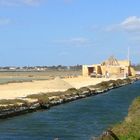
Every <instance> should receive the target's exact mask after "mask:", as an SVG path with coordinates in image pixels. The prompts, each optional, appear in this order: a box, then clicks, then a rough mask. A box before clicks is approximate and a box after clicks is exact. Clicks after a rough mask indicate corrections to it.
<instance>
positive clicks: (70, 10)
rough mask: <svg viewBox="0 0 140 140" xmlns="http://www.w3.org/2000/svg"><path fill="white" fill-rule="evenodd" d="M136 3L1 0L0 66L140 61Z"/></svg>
mask: <svg viewBox="0 0 140 140" xmlns="http://www.w3.org/2000/svg"><path fill="white" fill-rule="evenodd" d="M139 7H140V1H139V0H133V1H132V0H0V60H1V61H0V66H13V65H16V66H23V65H30V66H31V65H59V64H61V65H75V64H92V63H100V62H102V61H103V60H105V59H107V58H108V57H109V56H110V55H114V56H116V57H117V58H118V59H126V58H127V50H128V47H129V48H130V58H131V60H132V63H140V8H139Z"/></svg>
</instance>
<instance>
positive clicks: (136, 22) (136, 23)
mask: <svg viewBox="0 0 140 140" xmlns="http://www.w3.org/2000/svg"><path fill="white" fill-rule="evenodd" d="M120 26H121V28H122V29H124V30H126V31H130V32H139V31H140V17H137V16H131V17H128V18H126V19H125V20H124V21H123V22H121V23H120Z"/></svg>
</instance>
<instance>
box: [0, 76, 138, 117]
mask: <svg viewBox="0 0 140 140" xmlns="http://www.w3.org/2000/svg"><path fill="white" fill-rule="evenodd" d="M137 80H140V77H135V78H127V79H118V80H110V81H105V82H101V83H99V84H97V85H91V86H87V87H82V88H80V89H75V88H70V89H68V90H67V91H64V92H51V93H39V94H33V95H29V96H27V97H26V98H21V99H13V100H0V119H5V118H8V117H13V116H17V115H21V114H26V113H30V112H34V111H37V110H40V109H49V108H50V107H52V106H55V105H59V104H63V103H67V102H71V101H74V100H77V99H81V98H85V97H88V96H93V95H97V94H101V93H104V92H106V91H108V90H111V89H114V88H118V87H121V86H124V85H127V84H131V83H133V82H135V81H137Z"/></svg>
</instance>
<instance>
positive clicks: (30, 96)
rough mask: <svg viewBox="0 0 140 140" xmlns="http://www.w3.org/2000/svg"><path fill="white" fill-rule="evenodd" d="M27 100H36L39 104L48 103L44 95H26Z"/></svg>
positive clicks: (46, 96)
mask: <svg viewBox="0 0 140 140" xmlns="http://www.w3.org/2000/svg"><path fill="white" fill-rule="evenodd" d="M27 98H31V99H38V101H39V102H40V103H48V102H49V98H48V95H47V94H44V93H40V94H32V95H28V96H27Z"/></svg>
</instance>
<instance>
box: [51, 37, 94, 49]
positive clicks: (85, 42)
mask: <svg viewBox="0 0 140 140" xmlns="http://www.w3.org/2000/svg"><path fill="white" fill-rule="evenodd" d="M53 42H54V43H57V44H63V45H68V46H77V47H83V46H91V45H93V43H92V41H91V40H89V39H87V38H83V37H78V38H70V39H63V40H54V41H53Z"/></svg>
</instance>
